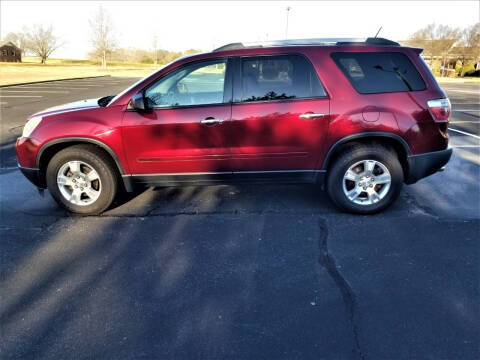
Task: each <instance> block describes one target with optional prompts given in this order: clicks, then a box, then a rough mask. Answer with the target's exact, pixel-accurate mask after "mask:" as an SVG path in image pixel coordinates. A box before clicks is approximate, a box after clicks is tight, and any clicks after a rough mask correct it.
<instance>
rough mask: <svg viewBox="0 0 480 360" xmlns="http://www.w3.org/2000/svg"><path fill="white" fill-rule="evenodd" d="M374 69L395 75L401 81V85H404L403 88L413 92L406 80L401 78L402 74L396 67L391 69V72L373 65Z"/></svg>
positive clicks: (403, 77)
mask: <svg viewBox="0 0 480 360" xmlns="http://www.w3.org/2000/svg"><path fill="white" fill-rule="evenodd" d="M374 68H375V69H377V70H382V71H386V72H391V73H394V74H396V75H397V76H398V77H399V78H400V80H402V81H403V83H404V84H405V86H406V87H407V89H408V91H412V90H413V88H412V86H411V85H410V83H409V82H408V81H407V79H405V76H403V75H402V73H401V72H400V71H399V70H398V67H394V68H393V71H391V70H385V69H384V68H383V67H382V66H381V65H375V66H374Z"/></svg>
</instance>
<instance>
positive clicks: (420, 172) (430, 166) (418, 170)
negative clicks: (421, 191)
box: [405, 148, 452, 184]
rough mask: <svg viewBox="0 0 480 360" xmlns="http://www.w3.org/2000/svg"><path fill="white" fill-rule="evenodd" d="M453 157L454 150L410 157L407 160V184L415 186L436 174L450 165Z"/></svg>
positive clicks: (449, 149)
mask: <svg viewBox="0 0 480 360" xmlns="http://www.w3.org/2000/svg"><path fill="white" fill-rule="evenodd" d="M451 156H452V148H448V149H445V150H440V151H433V152H429V153H425V154H419V155H411V156H409V157H408V158H407V161H408V174H407V177H406V179H405V183H407V184H413V183H416V182H417V181H418V180H420V179H423V178H424V177H427V176H429V175H432V174H434V173H436V172H437V171H438V170H440V169H441V168H442V167H443V166H445V164H446V163H448V161H449V160H450V157H451Z"/></svg>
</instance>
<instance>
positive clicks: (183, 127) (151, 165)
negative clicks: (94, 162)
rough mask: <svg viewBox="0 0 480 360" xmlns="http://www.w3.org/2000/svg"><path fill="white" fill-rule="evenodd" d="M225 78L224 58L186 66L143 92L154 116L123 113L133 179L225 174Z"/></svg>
mask: <svg viewBox="0 0 480 360" xmlns="http://www.w3.org/2000/svg"><path fill="white" fill-rule="evenodd" d="M227 73H228V71H227V60H226V59H215V60H208V61H200V62H195V63H190V64H187V65H185V66H182V67H181V68H179V69H176V70H173V71H172V72H170V73H168V74H166V75H165V76H163V77H162V78H161V79H159V80H158V81H156V82H155V83H153V85H151V86H149V87H148V88H146V89H144V90H143V91H144V95H145V99H146V101H147V102H148V103H149V105H150V106H151V107H152V108H153V111H151V112H136V111H129V110H127V111H126V112H125V115H124V119H123V126H122V131H123V139H124V146H125V152H126V154H127V158H128V164H129V167H130V169H131V172H132V174H172V173H173V174H176V173H183V174H185V173H214V172H228V171H230V164H229V159H230V149H229V144H228V139H227V124H228V122H229V121H230V117H231V105H230V99H231V85H228V84H230V83H231V81H227V77H229V76H230V75H227ZM227 88H229V89H230V90H229V91H228V90H226V89H227Z"/></svg>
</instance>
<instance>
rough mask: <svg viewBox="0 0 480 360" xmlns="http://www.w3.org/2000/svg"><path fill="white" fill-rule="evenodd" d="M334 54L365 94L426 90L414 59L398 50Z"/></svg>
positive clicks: (342, 67) (339, 64)
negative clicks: (413, 62)
mask: <svg viewBox="0 0 480 360" xmlns="http://www.w3.org/2000/svg"><path fill="white" fill-rule="evenodd" d="M332 58H333V60H334V61H335V63H336V64H337V66H338V67H339V68H340V69H341V70H342V72H343V73H344V74H345V76H346V77H347V78H348V80H349V81H350V82H351V83H352V85H353V87H354V88H355V90H357V91H358V92H359V93H361V94H376V93H388V92H399V91H420V90H425V82H424V81H423V79H422V77H421V76H420V74H419V73H418V71H417V69H416V68H415V66H414V65H413V64H412V62H411V61H410V59H409V58H408V57H407V56H406V55H404V54H402V53H398V52H357V53H356V52H343V53H340V52H338V53H333V54H332Z"/></svg>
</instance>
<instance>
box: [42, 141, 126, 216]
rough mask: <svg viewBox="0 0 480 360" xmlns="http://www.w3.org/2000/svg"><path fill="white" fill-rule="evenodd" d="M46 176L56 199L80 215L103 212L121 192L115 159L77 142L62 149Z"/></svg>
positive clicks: (51, 161)
mask: <svg viewBox="0 0 480 360" xmlns="http://www.w3.org/2000/svg"><path fill="white" fill-rule="evenodd" d="M46 177H47V186H48V189H49V191H50V193H51V194H52V196H53V198H54V199H55V200H56V201H57V202H58V203H59V204H60V205H61V206H63V207H64V208H66V209H67V210H68V211H71V212H73V213H77V214H83V215H93V214H99V213H101V212H103V211H104V210H105V209H107V208H108V207H109V206H110V204H111V203H112V201H113V199H114V198H115V194H116V191H117V176H116V171H115V168H114V166H113V164H112V161H111V160H110V158H109V157H108V156H107V155H106V154H105V153H104V152H103V151H102V150H100V149H98V148H97V147H95V146H92V145H74V146H71V147H68V148H66V149H64V150H62V151H60V152H58V153H57V154H56V155H55V156H54V157H53V158H52V159H51V160H50V162H49V164H48V167H47V173H46Z"/></svg>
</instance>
